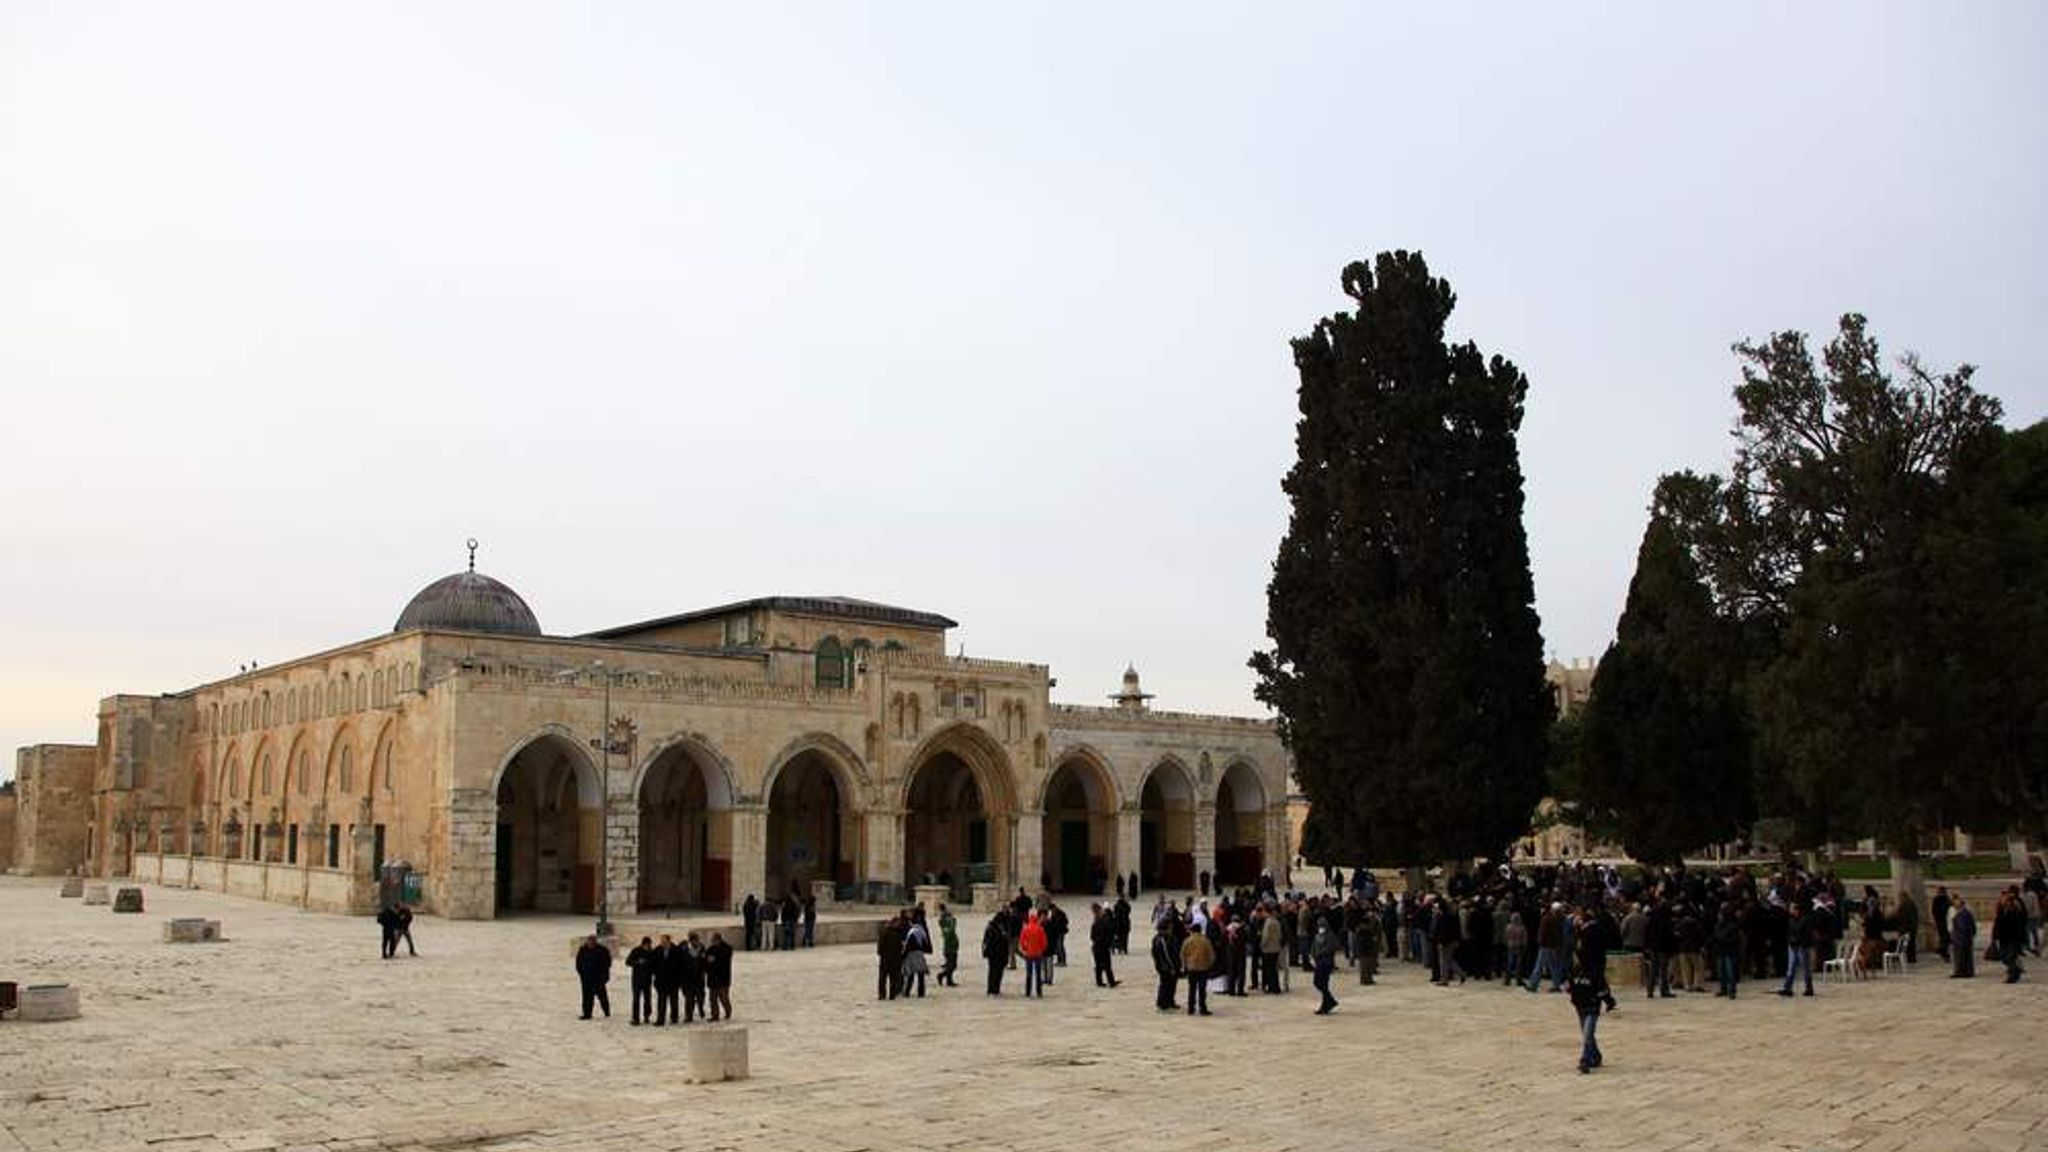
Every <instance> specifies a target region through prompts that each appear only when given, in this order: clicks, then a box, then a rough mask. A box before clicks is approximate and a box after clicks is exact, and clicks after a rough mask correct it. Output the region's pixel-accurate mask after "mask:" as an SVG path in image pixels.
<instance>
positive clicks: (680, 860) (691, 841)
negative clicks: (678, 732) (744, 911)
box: [639, 741, 732, 912]
mask: <svg viewBox="0 0 2048 1152" xmlns="http://www.w3.org/2000/svg"><path fill="white" fill-rule="evenodd" d="M639 803H640V892H639V898H640V903H639V909H640V911H642V912H653V911H658V910H662V909H669V908H723V907H725V906H726V905H727V904H728V903H730V902H731V896H732V812H731V809H732V793H731V790H730V789H729V788H728V787H727V785H726V779H725V772H724V770H723V769H722V768H720V767H718V766H717V764H716V761H715V760H714V759H713V758H712V754H711V752H710V751H709V750H708V749H703V748H698V747H696V746H694V745H692V744H691V743H689V742H687V741H685V742H682V743H677V744H674V745H672V746H670V747H669V748H668V749H666V750H664V751H662V752H660V753H658V754H657V755H656V756H655V758H654V761H653V762H652V763H650V764H649V765H648V766H647V770H646V772H645V773H643V774H642V775H641V777H640V796H639Z"/></svg>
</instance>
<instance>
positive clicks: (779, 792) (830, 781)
mask: <svg viewBox="0 0 2048 1152" xmlns="http://www.w3.org/2000/svg"><path fill="white" fill-rule="evenodd" d="M834 767H835V765H834V762H833V759H832V757H831V755H830V754H828V753H826V752H824V751H823V750H821V749H817V748H809V749H805V750H804V751H802V752H799V753H797V754H796V755H795V756H794V757H792V758H791V759H790V760H789V761H787V762H786V763H784V764H783V765H782V768H781V770H780V771H778V772H777V773H776V774H775V782H774V783H773V784H772V785H770V786H769V789H768V864H767V879H766V883H767V890H768V891H769V892H772V893H778V894H780V893H786V892H788V891H790V889H791V887H792V886H794V887H795V888H796V890H797V892H798V893H799V894H800V895H809V893H810V886H811V883H812V882H813V881H816V880H830V881H832V882H833V883H834V884H851V883H853V878H854V848H855V846H856V845H857V844H858V843H859V840H860V832H859V829H858V827H857V826H855V825H854V824H852V823H851V821H852V813H851V807H852V806H851V805H850V804H848V803H846V800H845V797H844V796H843V795H842V794H841V787H840V777H839V774H838V773H836V772H835V771H834Z"/></svg>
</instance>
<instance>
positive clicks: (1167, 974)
mask: <svg viewBox="0 0 2048 1152" xmlns="http://www.w3.org/2000/svg"><path fill="white" fill-rule="evenodd" d="M1152 970H1153V971H1154V972H1157V973H1158V974H1159V995H1158V996H1157V997H1155V998H1154V999H1153V1001H1152V1006H1153V1007H1155V1008H1157V1009H1159V1010H1160V1011H1161V1012H1174V1011H1178V1010H1179V1008H1180V1004H1179V1003H1178V1002H1176V1001H1175V1000H1174V998H1173V990H1174V986H1175V985H1177V984H1179V983H1180V945H1178V944H1176V943H1174V938H1173V924H1172V922H1171V920H1170V918H1168V917H1164V916H1162V917H1160V918H1159V923H1157V924H1155V925H1153V928H1152Z"/></svg>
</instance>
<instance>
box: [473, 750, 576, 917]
mask: <svg viewBox="0 0 2048 1152" xmlns="http://www.w3.org/2000/svg"><path fill="white" fill-rule="evenodd" d="M493 792H494V794H495V795H496V797H497V810H498V822H497V823H498V827H497V836H496V838H495V841H494V845H493V851H492V862H493V866H494V868H495V871H496V877H497V882H496V899H495V902H494V905H495V908H496V911H497V913H498V914H499V915H504V914H506V913H508V912H521V911H540V912H591V911H594V910H595V909H596V908H597V868H598V862H597V842H598V821H599V819H600V818H601V817H600V812H601V803H600V800H599V795H600V793H599V791H598V779H597V769H596V767H595V766H594V765H593V764H592V763H591V762H590V757H589V756H588V755H587V754H586V753H585V752H584V751H583V750H582V748H581V747H579V746H578V745H577V743H576V741H574V740H573V739H571V738H570V737H569V736H567V735H566V734H565V733H564V732H559V731H552V730H551V731H548V732H544V733H541V734H539V735H536V736H533V737H531V738H529V739H527V740H526V741H524V742H522V743H521V744H520V745H519V746H518V747H517V748H515V749H514V751H513V753H512V754H511V755H510V756H508V757H506V758H505V763H504V764H503V766H502V767H500V768H499V770H498V776H497V780H496V781H495V782H494V784H493Z"/></svg>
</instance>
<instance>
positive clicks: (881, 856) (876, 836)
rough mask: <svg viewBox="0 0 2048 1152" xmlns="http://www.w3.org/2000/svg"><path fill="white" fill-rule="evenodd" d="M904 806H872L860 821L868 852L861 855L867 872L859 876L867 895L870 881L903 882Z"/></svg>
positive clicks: (875, 882) (862, 890)
mask: <svg viewBox="0 0 2048 1152" xmlns="http://www.w3.org/2000/svg"><path fill="white" fill-rule="evenodd" d="M905 815H907V813H906V812H905V811H904V810H903V809H901V808H873V809H869V810H868V811H866V812H863V813H861V816H860V822H861V829H862V832H863V833H864V838H865V839H866V841H867V851H866V852H865V853H863V854H862V866H863V867H864V868H865V869H866V874H865V875H863V876H861V877H859V878H858V879H859V880H860V888H861V893H860V896H859V898H860V899H863V900H864V899H866V898H867V889H868V887H869V886H870V885H871V884H884V885H888V886H890V887H895V886H897V885H900V884H902V883H903V818H904V816H905Z"/></svg>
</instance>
